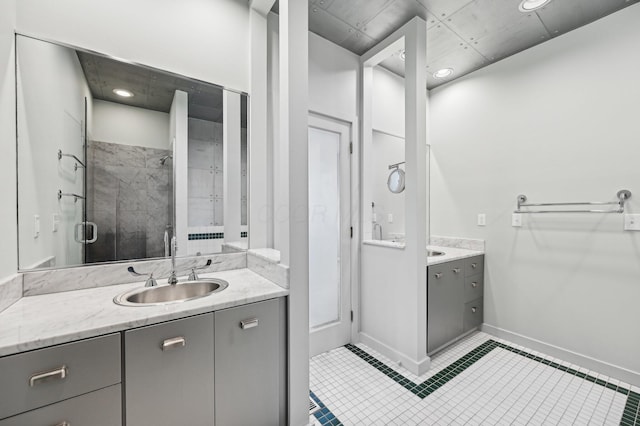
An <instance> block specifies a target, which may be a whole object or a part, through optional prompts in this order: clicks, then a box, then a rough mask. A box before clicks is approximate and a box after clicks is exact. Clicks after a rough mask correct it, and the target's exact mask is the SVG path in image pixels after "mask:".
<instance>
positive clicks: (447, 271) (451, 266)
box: [427, 260, 464, 282]
mask: <svg viewBox="0 0 640 426" xmlns="http://www.w3.org/2000/svg"><path fill="white" fill-rule="evenodd" d="M427 272H428V274H429V276H428V278H427V279H428V282H436V280H438V281H440V282H441V281H442V280H443V279H444V280H449V279H453V280H457V279H461V278H462V277H464V261H462V260H457V261H455V262H445V263H440V264H439V265H432V266H429V267H428V268H427Z"/></svg>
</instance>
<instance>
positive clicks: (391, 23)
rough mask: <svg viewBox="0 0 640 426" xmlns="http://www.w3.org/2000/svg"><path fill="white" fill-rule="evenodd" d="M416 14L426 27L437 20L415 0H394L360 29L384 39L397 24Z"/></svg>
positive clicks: (371, 35) (407, 20)
mask: <svg viewBox="0 0 640 426" xmlns="http://www.w3.org/2000/svg"><path fill="white" fill-rule="evenodd" d="M416 16H419V17H421V18H422V19H424V20H425V21H426V22H427V28H429V26H433V25H435V24H436V23H437V22H438V21H437V19H436V18H435V16H433V15H431V14H430V13H429V12H428V11H427V9H426V8H425V7H424V6H422V5H421V4H420V3H418V2H417V1H416V0H395V1H393V2H392V3H390V4H389V5H387V7H385V8H384V9H383V10H382V11H381V12H380V13H378V14H377V15H376V16H375V17H373V18H372V19H371V20H370V21H369V22H367V23H366V24H365V25H364V27H363V28H362V31H364V32H365V33H366V34H367V35H368V36H369V37H372V38H374V39H377V40H384V38H385V37H387V36H388V35H390V34H391V33H393V32H394V31H395V30H397V29H398V24H400V26H402V25H404V24H406V23H407V22H409V21H410V20H412V19H413V18H415V17H416Z"/></svg>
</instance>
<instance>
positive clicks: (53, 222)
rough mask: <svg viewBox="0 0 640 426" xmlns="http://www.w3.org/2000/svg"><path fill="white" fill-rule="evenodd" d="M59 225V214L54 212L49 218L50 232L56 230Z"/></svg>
mask: <svg viewBox="0 0 640 426" xmlns="http://www.w3.org/2000/svg"><path fill="white" fill-rule="evenodd" d="M59 227H60V215H59V214H55V213H54V215H53V216H52V218H51V229H52V232H58V228H59Z"/></svg>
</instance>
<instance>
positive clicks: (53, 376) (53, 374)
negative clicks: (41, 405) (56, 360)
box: [29, 365, 69, 387]
mask: <svg viewBox="0 0 640 426" xmlns="http://www.w3.org/2000/svg"><path fill="white" fill-rule="evenodd" d="M67 374H69V371H68V370H67V366H66V365H63V366H62V367H60V368H56V369H55V370H51V371H45V372H44V373H37V374H34V375H33V376H31V377H29V387H34V386H35V385H39V384H40V383H45V382H49V381H51V380H64V379H66V378H67Z"/></svg>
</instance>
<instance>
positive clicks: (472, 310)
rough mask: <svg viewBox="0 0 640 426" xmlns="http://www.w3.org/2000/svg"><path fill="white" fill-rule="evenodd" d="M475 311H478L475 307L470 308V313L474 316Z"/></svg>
mask: <svg viewBox="0 0 640 426" xmlns="http://www.w3.org/2000/svg"><path fill="white" fill-rule="evenodd" d="M477 310H478V308H476V307H475V306H474V307H473V308H471V312H472V313H474V314H475V313H476V311H477Z"/></svg>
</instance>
